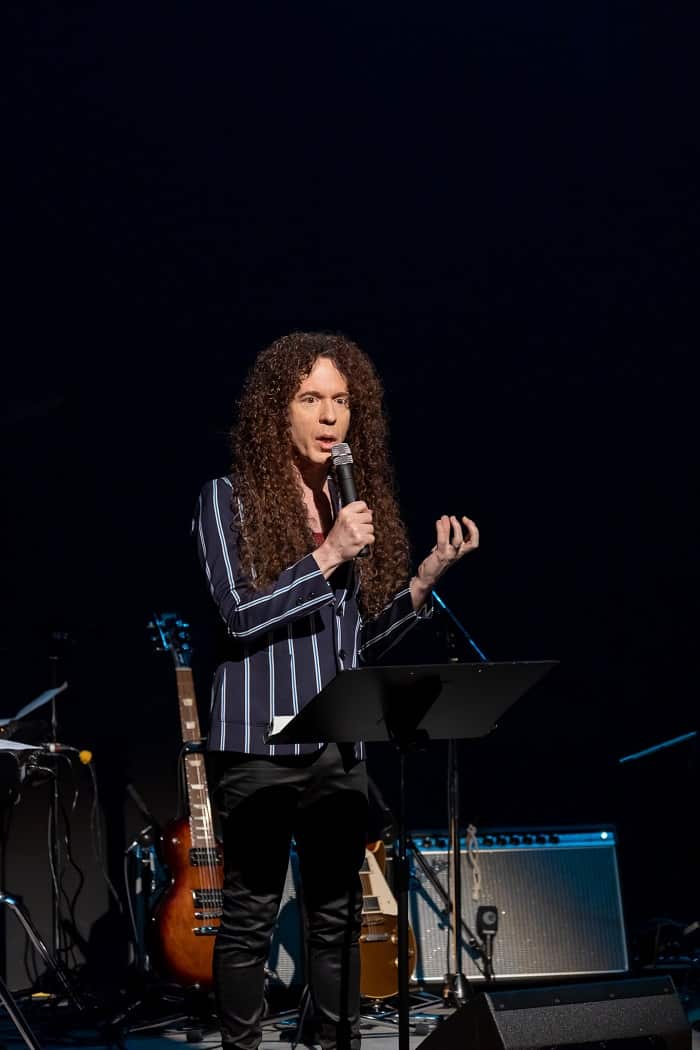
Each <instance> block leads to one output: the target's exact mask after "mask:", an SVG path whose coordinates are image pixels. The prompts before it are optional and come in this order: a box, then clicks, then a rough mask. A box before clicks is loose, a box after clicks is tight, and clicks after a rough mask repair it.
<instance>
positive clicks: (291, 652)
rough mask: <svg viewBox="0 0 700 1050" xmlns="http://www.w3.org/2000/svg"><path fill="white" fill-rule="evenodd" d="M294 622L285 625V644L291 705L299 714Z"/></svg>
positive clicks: (297, 745)
mask: <svg viewBox="0 0 700 1050" xmlns="http://www.w3.org/2000/svg"><path fill="white" fill-rule="evenodd" d="M293 628H294V624H291V623H290V624H289V626H288V627H287V644H288V646H289V670H290V675H291V680H292V706H293V708H294V714H295V715H298V714H299V694H298V692H297V666H296V659H295V657H294V635H293V633H292V632H293ZM299 753H300V751H299V744H295V745H294V754H295V755H298V754H299Z"/></svg>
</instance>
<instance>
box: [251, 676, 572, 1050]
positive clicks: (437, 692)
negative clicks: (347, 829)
mask: <svg viewBox="0 0 700 1050" xmlns="http://www.w3.org/2000/svg"><path fill="white" fill-rule="evenodd" d="M553 666H554V663H553V662H552V661H536V662H535V661H533V662H530V663H508V664H479V665H474V664H429V665H425V666H420V665H416V666H412V667H363V668H358V669H354V670H348V671H342V672H340V673H339V674H337V675H336V676H335V678H333V679H332V680H331V681H330V682H329V683H328V685H326V686H325V687H324V688H323V689H322V690H321V692H320V693H318V694H317V695H316V696H315V697H314V698H313V699H312V700H310V701H309V702H308V704H306V705H305V706H304V707H303V708H302V709H301V711H300V712H299V714H297V715H295V716H294V717H293V718H291V719H288V718H285V719H283V720H281V722H280V727H279V728H278V727H277V726H276V725H275V724H274V722H273V725H272V726H271V727H270V729H271V731H270V732H269V733H268V734H267V737H266V740H267V742H268V743H272V744H275V743H280V744H291V743H309V742H313V741H315V740H325V741H328V742H330V741H333V742H335V743H348V742H352V741H353V740H365V741H373V740H377V741H379V740H381V741H386V740H387V739H389V740H390V741H391V742H392V743H393V744H395V746H396V747H397V748H398V750H399V758H400V778H401V779H400V789H401V790H400V794H401V802H400V819H399V871H398V893H397V899H396V902H397V905H398V912H399V922H398V928H399V979H400V981H401V988H400V999H399V1050H409V1047H410V1038H409V1011H408V1000H409V989H408V981H409V976H410V975H409V969H408V966H409V964H408V875H407V869H408V861H407V857H406V822H405V756H406V753H407V752H408V751H413V750H416V749H418V748H420V747H421V746H425V745H427V743H428V742H429V740H431V739H433V740H451V739H453V738H460V737H481V736H485V735H486V734H487V733H488V732H490V731H491V730H492V729H493V727H494V725H495V724H496V722H497V720H498V718H499V717H500V716H501V715H502V714H503V713H504V712H505V711H507V710H508V708H509V707H510V706H511V705H512V704H513V703H515V701H516V700H517V699H518V698H519V697H520V696H522V694H523V693H525V692H526V691H527V690H528V689H530V688H531V687H532V686H533V685H534V684H535V683H536V682H538V681H539V680H540V679H541V678H542V677H543V676H544V675H545V674H547V673H548V672H549V671H550V670H551V669H552V667H553ZM401 993H403V994H401Z"/></svg>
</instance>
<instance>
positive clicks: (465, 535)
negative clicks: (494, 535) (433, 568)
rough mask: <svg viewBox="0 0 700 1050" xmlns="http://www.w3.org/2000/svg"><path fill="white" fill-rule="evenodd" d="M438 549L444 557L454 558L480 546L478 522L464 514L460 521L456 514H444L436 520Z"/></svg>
mask: <svg viewBox="0 0 700 1050" xmlns="http://www.w3.org/2000/svg"><path fill="white" fill-rule="evenodd" d="M435 531H436V533H437V543H436V545H435V548H434V549H435V550H437V551H438V552H439V553H440V554H441V555H442V556H443V557H445V558H448V559H449V560H452V559H453V558H455V557H457V558H461V557H462V555H464V554H466V553H467V552H468V551H472V550H476V548H477V547H478V546H479V529H478V528H477V525H476V522H474V521H472V519H471V518H468V517H466V515H464V516H463V517H462V520H461V521H460V520H459V518H457V517H456V516H455V515H454V514H450V515H449V516H448V515H447V514H443V515H442V517H441V518H438V519H437V521H436V522H435Z"/></svg>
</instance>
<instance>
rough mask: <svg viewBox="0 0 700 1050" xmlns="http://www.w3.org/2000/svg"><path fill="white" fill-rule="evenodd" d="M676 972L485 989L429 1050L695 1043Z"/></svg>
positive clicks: (656, 1048)
mask: <svg viewBox="0 0 700 1050" xmlns="http://www.w3.org/2000/svg"><path fill="white" fill-rule="evenodd" d="M691 1042H692V1036H691V1031H690V1026H689V1025H688V1021H687V1019H686V1016H685V1013H684V1012H683V1007H682V1006H681V1003H680V1000H679V998H678V996H677V994H676V991H675V988H674V987H673V982H672V981H671V979H670V978H669V977H649V978H644V979H642V980H622V981H605V982H599V983H595V984H570V985H562V986H559V987H553V988H535V989H528V990H524V989H522V990H519V991H508V992H499V991H498V990H497V989H495V988H494V990H493V991H489V992H482V993H480V994H479V995H477V996H476V997H475V998H474V999H472V1000H470V1001H469V1002H467V1003H466V1004H465V1005H464V1006H463V1007H462V1008H461V1009H459V1010H457V1011H456V1012H455V1013H453V1014H452V1015H451V1016H450V1017H448V1018H447V1020H446V1021H443V1023H442V1024H441V1025H439V1026H438V1028H436V1029H435V1030H434V1031H433V1032H431V1034H430V1035H429V1036H428V1037H427V1038H426V1039H425V1040H424V1041H423V1042H422V1043H421V1050H541V1048H547V1050H554V1048H557V1047H569V1048H570V1050H573V1048H577V1050H583V1048H584V1047H591V1048H592V1047H596V1048H600V1047H608V1048H609V1050H613V1048H614V1050H690V1047H691Z"/></svg>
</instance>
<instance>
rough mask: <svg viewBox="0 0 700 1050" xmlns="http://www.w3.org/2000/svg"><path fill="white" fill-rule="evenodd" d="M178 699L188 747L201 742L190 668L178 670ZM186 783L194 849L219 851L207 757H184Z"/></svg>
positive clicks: (184, 737) (194, 755) (177, 668)
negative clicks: (213, 817) (208, 779)
mask: <svg viewBox="0 0 700 1050" xmlns="http://www.w3.org/2000/svg"><path fill="white" fill-rule="evenodd" d="M175 675H176V677H177V698H178V702H179V706H180V726H181V729H182V740H183V743H185V744H193V743H198V742H199V740H200V739H201V732H200V729H199V714H198V713H197V704H196V701H195V694H194V681H193V679H192V669H191V668H190V667H176V668H175ZM185 780H186V783H187V801H188V804H189V810H190V835H191V837H192V848H193V849H204V850H212V851H215V850H216V842H215V839H214V826H213V822H212V816H211V802H210V800H209V785H208V784H207V771H206V766H205V763H204V755H202V754H197V753H193V754H189V755H185Z"/></svg>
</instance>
